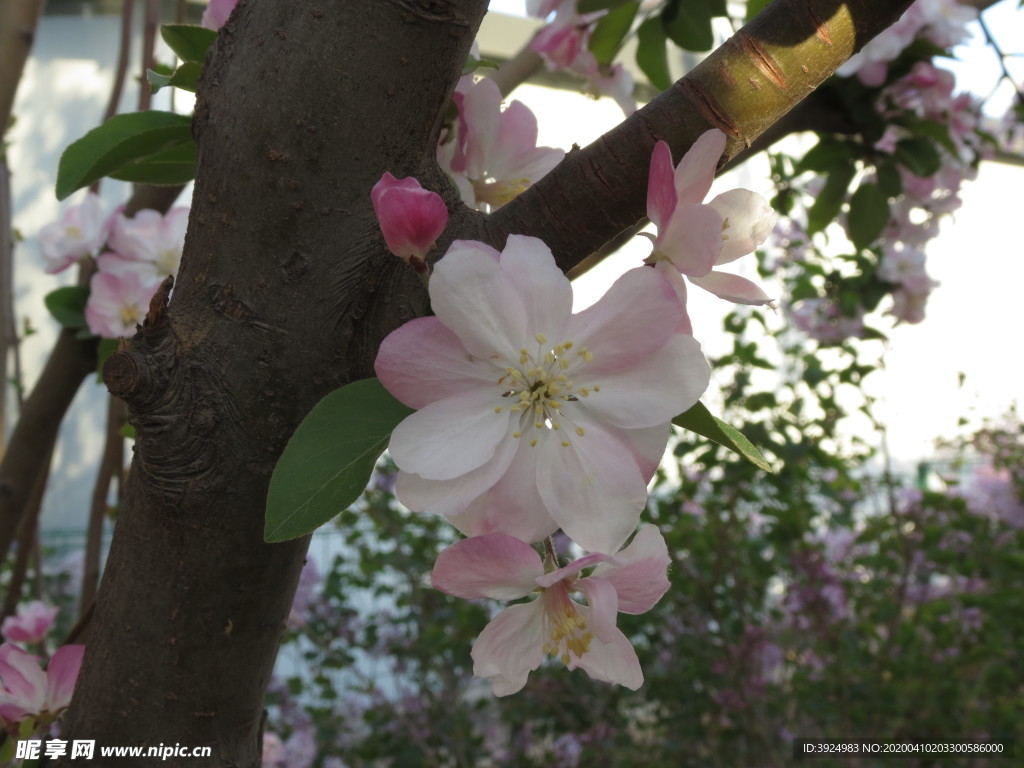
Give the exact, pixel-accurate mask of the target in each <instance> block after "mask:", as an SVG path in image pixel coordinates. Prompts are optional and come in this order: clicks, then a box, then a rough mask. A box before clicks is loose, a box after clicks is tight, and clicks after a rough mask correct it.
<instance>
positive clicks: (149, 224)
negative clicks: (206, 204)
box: [101, 208, 189, 281]
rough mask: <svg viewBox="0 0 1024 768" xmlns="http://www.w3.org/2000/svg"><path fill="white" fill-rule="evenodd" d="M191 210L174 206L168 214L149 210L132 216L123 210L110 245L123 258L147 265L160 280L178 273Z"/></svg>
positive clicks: (111, 236) (114, 224) (113, 230)
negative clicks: (125, 213)
mask: <svg viewBox="0 0 1024 768" xmlns="http://www.w3.org/2000/svg"><path fill="white" fill-rule="evenodd" d="M188 213H189V209H188V208H172V209H171V210H169V211H168V212H167V214H166V215H164V214H161V213H160V212H159V211H153V210H149V209H146V210H142V211H139V212H138V213H136V214H135V215H134V216H133V217H132V218H128V217H127V216H124V215H123V214H120V213H119V214H117V215H116V216H115V217H114V223H113V227H112V229H111V232H110V243H109V245H110V248H111V250H112V251H114V252H115V253H116V254H117V255H118V256H120V257H121V258H122V259H125V260H128V261H137V262H140V263H141V264H144V265H146V267H147V268H148V269H149V270H150V272H151V274H152V276H153V279H155V280H157V281H159V280H162V279H163V278H165V277H167V276H168V275H177V274H178V266H179V264H180V263H181V253H182V251H183V250H184V247H185V230H186V229H187V228H188ZM101 268H102V267H101Z"/></svg>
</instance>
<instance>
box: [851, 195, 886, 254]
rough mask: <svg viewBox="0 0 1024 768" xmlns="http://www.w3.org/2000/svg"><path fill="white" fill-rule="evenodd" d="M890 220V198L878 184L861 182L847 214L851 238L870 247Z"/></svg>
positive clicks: (862, 245)
mask: <svg viewBox="0 0 1024 768" xmlns="http://www.w3.org/2000/svg"><path fill="white" fill-rule="evenodd" d="M888 221H889V198H888V197H887V196H886V194H885V193H884V192H883V191H882V188H881V187H880V186H878V185H877V184H871V183H868V184H861V185H860V186H859V187H858V188H857V191H856V192H854V193H853V197H851V198H850V212H849V213H848V214H847V216H846V224H847V228H848V229H849V231H850V240H852V241H853V244H854V245H855V246H857V248H858V249H860V248H870V247H871V245H872V243H874V242H875V240H877V239H878V237H879V236H880V235H881V234H882V230H883V229H885V225H886V224H887V223H888Z"/></svg>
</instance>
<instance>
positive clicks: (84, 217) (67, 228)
mask: <svg viewBox="0 0 1024 768" xmlns="http://www.w3.org/2000/svg"><path fill="white" fill-rule="evenodd" d="M109 232H110V218H109V217H108V216H107V214H105V213H104V212H103V204H102V203H101V202H100V199H99V197H97V196H96V194H95V193H94V192H89V193H87V194H86V196H85V199H84V200H82V202H81V203H79V204H78V205H73V206H71V207H70V208H68V209H67V210H66V211H64V215H63V216H61V218H60V221H55V222H52V223H50V224H47V225H46V226H44V227H43V228H42V229H41V230H39V249H40V251H41V252H42V256H43V260H44V261H45V262H46V271H47V272H49V273H50V274H51V275H52V274H56V273H57V272H61V271H63V270H65V269H67V268H68V267H70V266H71V265H72V264H74V263H75V262H76V261H78V260H79V259H81V258H83V257H85V256H91V255H92V254H94V253H95V252H96V251H98V250H99V249H100V248H101V247H102V246H103V243H105V242H106V240H107V235H108V234H109Z"/></svg>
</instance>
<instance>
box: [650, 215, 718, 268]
mask: <svg viewBox="0 0 1024 768" xmlns="http://www.w3.org/2000/svg"><path fill="white" fill-rule="evenodd" d="M654 249H655V251H657V252H658V253H660V254H661V255H662V256H664V257H665V258H667V259H669V260H670V261H671V262H672V263H673V264H675V266H676V269H678V270H679V271H680V272H682V273H683V274H684V275H687V276H692V275H706V274H707V273H708V272H710V271H711V268H712V267H713V266H715V264H716V262H717V261H718V257H719V255H720V254H721V252H722V216H721V214H720V213H718V211H716V210H715V209H714V208H712V207H711V206H708V205H697V204H695V203H688V204H685V205H680V206H679V207H677V208H676V210H675V213H673V214H672V218H670V219H669V220H668V223H667V225H666V226H665V227H664V228H663V229H660V230H659V231H658V238H657V240H655V242H654Z"/></svg>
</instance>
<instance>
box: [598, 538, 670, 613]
mask: <svg viewBox="0 0 1024 768" xmlns="http://www.w3.org/2000/svg"><path fill="white" fill-rule="evenodd" d="M670 562H671V561H670V560H669V556H668V547H667V546H666V544H665V538H664V537H663V536H662V535H661V531H659V530H658V528H657V527H656V526H653V525H647V526H644V527H643V528H641V529H640V530H639V531H638V532H637V534H636V536H634V537H633V541H631V542H630V544H629V546H628V547H626V548H625V549H623V550H622V551H621V552H619V553H618V554H617V555H615V562H611V563H609V562H605V563H601V564H599V565H598V566H597V567H596V568H595V569H594V571H593V572H592V573H591V574H590V578H592V579H593V578H600V579H603V580H605V581H607V582H608V583H609V584H611V585H612V586H613V587H614V589H615V592H616V594H617V595H618V600H619V602H618V609H619V610H620V611H621V612H622V613H633V614H637V613H646V612H647V611H649V610H650V609H651V608H653V607H654V605H655V603H657V602H658V601H659V600H660V599H661V597H662V595H664V594H665V592H667V591H668V588H669V581H668V575H667V571H668V567H669V563H670Z"/></svg>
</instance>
